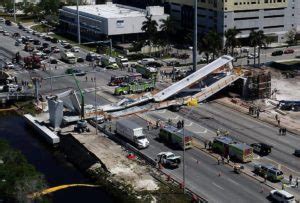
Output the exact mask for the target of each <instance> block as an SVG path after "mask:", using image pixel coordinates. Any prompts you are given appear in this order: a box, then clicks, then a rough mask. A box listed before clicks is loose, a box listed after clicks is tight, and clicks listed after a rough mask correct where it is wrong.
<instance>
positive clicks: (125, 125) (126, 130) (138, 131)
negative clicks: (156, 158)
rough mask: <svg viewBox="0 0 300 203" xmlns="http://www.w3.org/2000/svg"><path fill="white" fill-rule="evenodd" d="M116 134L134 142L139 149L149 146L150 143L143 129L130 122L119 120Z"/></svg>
mask: <svg viewBox="0 0 300 203" xmlns="http://www.w3.org/2000/svg"><path fill="white" fill-rule="evenodd" d="M116 132H117V134H119V135H121V136H123V137H125V138H127V139H128V140H130V141H131V142H133V143H134V144H135V145H136V146H137V147H138V148H139V149H143V148H146V147H148V146H149V141H148V139H147V138H146V136H145V135H144V133H143V128H142V127H141V126H139V125H138V124H136V123H134V122H132V121H130V120H126V119H122V120H118V121H117V122H116Z"/></svg>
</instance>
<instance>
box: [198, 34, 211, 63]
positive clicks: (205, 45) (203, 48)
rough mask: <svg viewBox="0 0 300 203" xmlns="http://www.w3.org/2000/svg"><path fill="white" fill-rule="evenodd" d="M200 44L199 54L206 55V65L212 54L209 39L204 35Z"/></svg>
mask: <svg viewBox="0 0 300 203" xmlns="http://www.w3.org/2000/svg"><path fill="white" fill-rule="evenodd" d="M199 39H200V40H199V42H198V52H199V54H201V53H202V52H203V53H204V55H205V58H206V63H209V54H210V51H211V49H210V46H209V39H208V38H207V37H206V35H202V36H200V37H199Z"/></svg>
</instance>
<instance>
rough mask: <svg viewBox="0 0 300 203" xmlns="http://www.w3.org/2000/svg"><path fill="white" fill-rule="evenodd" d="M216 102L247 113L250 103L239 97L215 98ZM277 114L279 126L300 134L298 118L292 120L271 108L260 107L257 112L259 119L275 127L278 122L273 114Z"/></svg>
mask: <svg viewBox="0 0 300 203" xmlns="http://www.w3.org/2000/svg"><path fill="white" fill-rule="evenodd" d="M216 102H217V103H218V104H222V105H224V106H227V107H229V108H231V109H234V110H236V111H239V112H241V113H244V114H248V113H249V110H248V109H249V106H250V104H247V103H246V102H244V101H241V100H239V99H230V98H221V99H218V100H216ZM276 114H277V115H278V117H279V119H280V126H281V127H285V128H286V129H287V130H288V131H289V132H291V133H294V134H298V135H300V120H294V119H292V118H290V117H289V116H288V114H286V115H283V114H280V113H278V112H276V111H275V110H274V109H271V108H265V109H262V112H260V114H259V120H261V121H264V122H267V123H269V124H271V125H274V126H275V127H278V123H277V121H276V119H275V115H276Z"/></svg>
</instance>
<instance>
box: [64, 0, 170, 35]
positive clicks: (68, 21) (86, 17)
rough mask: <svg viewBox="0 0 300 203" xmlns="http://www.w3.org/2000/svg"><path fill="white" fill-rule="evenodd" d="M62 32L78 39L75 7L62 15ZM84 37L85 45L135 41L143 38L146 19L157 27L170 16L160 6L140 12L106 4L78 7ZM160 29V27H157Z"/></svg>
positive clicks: (128, 7) (65, 9)
mask: <svg viewBox="0 0 300 203" xmlns="http://www.w3.org/2000/svg"><path fill="white" fill-rule="evenodd" d="M59 13H60V14H59V21H60V29H61V30H62V31H63V32H66V33H69V34H71V35H74V36H77V10H76V6H65V7H63V8H62V9H60V11H59ZM79 13H80V28H81V37H82V40H85V41H95V40H104V39H107V38H112V39H113V40H114V41H116V40H117V41H126V39H131V40H132V39H136V38H137V36H138V35H140V34H142V33H143V31H142V29H141V28H142V24H143V22H144V21H145V20H146V16H147V15H151V16H152V19H153V20H156V21H157V23H158V25H160V24H161V22H160V20H161V19H166V18H167V17H168V15H167V14H165V13H164V8H163V7H160V6H150V7H147V8H146V9H139V8H135V7H130V6H124V5H120V4H113V3H111V2H107V3H106V4H99V5H86V6H79ZM158 27H159V26H158Z"/></svg>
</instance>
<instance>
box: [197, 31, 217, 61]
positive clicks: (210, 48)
mask: <svg viewBox="0 0 300 203" xmlns="http://www.w3.org/2000/svg"><path fill="white" fill-rule="evenodd" d="M198 50H199V53H200V54H201V53H202V52H203V53H204V55H205V58H206V62H207V63H209V55H210V54H212V59H213V60H214V59H215V56H217V55H218V54H219V53H220V51H221V50H222V38H221V36H220V35H219V34H218V33H217V32H216V31H215V30H211V31H209V32H208V33H207V34H205V35H202V36H200V41H199V43H198Z"/></svg>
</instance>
